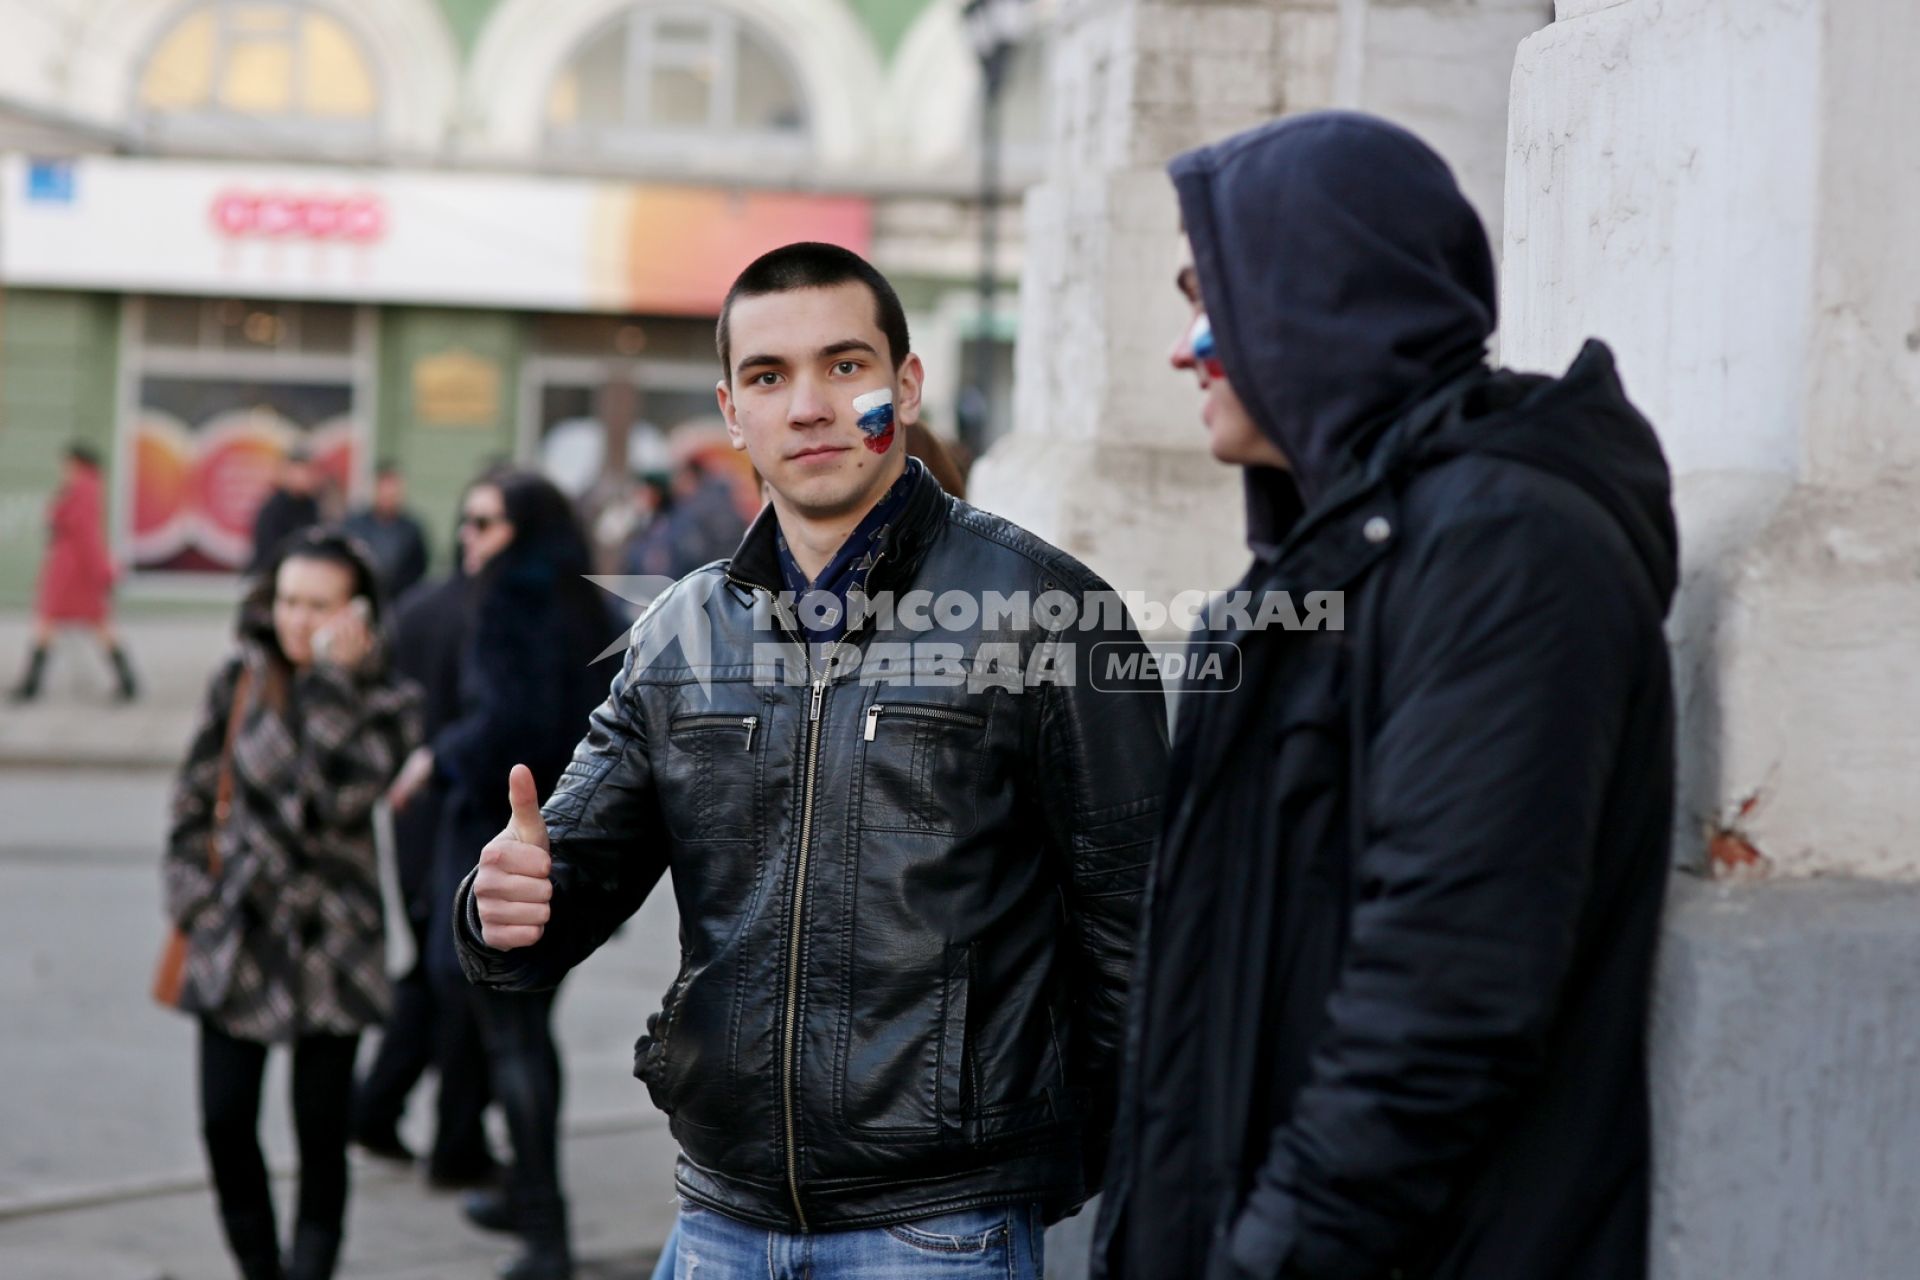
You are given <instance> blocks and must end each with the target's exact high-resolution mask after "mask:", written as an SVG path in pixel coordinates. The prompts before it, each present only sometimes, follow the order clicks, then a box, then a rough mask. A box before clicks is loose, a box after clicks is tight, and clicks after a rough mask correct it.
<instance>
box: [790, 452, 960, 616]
mask: <svg viewBox="0 0 1920 1280" xmlns="http://www.w3.org/2000/svg"><path fill="white" fill-rule="evenodd" d="M923 469H924V468H922V467H921V465H920V460H919V459H918V458H908V459H907V468H906V470H905V471H903V472H901V473H900V478H899V479H898V480H895V481H894V482H893V487H892V488H890V489H888V490H887V492H886V496H884V497H882V498H881V499H880V501H878V502H876V503H874V504H873V509H872V510H871V511H869V512H867V514H866V515H865V516H864V517H863V518H862V519H861V521H860V523H859V524H858V525H857V526H855V528H854V531H853V532H852V533H850V534H848V535H847V540H846V541H845V542H843V543H841V544H840V549H839V550H838V551H836V552H834V555H833V559H831V560H829V561H828V562H827V567H826V568H824V569H822V570H821V571H820V576H819V577H818V578H815V579H814V580H813V581H811V582H809V581H807V575H806V574H805V573H803V572H801V569H800V565H799V562H798V561H796V560H795V559H794V558H793V552H792V551H790V550H789V549H788V548H787V536H786V534H785V533H782V532H779V531H777V530H776V532H775V534H774V545H775V547H776V548H777V549H778V551H779V556H780V580H781V582H782V583H783V584H784V585H785V586H786V589H787V591H789V592H790V593H791V594H792V596H793V607H794V611H795V612H796V613H797V614H799V625H800V631H801V634H803V635H804V636H806V638H807V643H808V644H809V645H823V644H832V643H833V642H834V641H836V640H838V639H839V638H840V637H841V636H843V635H845V634H846V631H847V592H848V591H849V590H850V589H851V588H853V587H854V586H856V585H858V586H861V587H863V588H864V586H865V584H866V579H867V574H868V572H869V571H871V570H872V568H873V564H874V559H875V555H876V553H877V552H878V551H879V550H880V547H881V543H882V542H883V541H884V539H885V538H886V534H887V530H888V528H889V527H890V526H891V525H892V524H893V522H894V521H895V520H897V519H899V517H900V513H901V512H902V511H905V510H906V507H907V499H908V498H910V497H911V496H912V495H913V488H914V485H915V484H916V483H917V482H918V479H919V475H920V472H921V471H922V470H923ZM815 591H825V592H828V593H830V594H831V595H832V596H833V598H834V600H835V602H836V607H835V608H834V609H832V610H829V611H825V614H822V613H820V612H817V611H813V610H808V609H805V608H803V607H802V603H803V602H804V600H805V599H806V597H807V595H808V594H809V593H811V592H815ZM829 615H830V619H831V620H830V621H827V616H829ZM818 621H825V622H826V625H824V626H813V625H810V624H812V623H814V622H818Z"/></svg>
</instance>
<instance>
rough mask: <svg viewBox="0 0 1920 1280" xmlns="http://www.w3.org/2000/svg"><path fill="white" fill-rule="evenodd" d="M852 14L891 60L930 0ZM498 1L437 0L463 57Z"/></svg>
mask: <svg viewBox="0 0 1920 1280" xmlns="http://www.w3.org/2000/svg"><path fill="white" fill-rule="evenodd" d="M843 3H845V4H846V6H847V7H848V8H849V9H851V10H853V15H854V17H856V18H858V19H859V20H860V22H861V25H863V26H864V27H866V29H867V30H868V31H870V32H872V33H873V41H874V43H875V44H876V45H878V46H879V48H880V56H881V57H882V58H883V59H888V60H890V59H892V57H893V55H894V53H895V52H896V51H898V49H899V48H900V41H901V40H902V39H904V38H905V36H906V34H907V31H908V29H909V28H911V27H912V26H913V23H914V20H915V19H916V18H918V17H919V16H920V15H921V14H922V13H923V12H925V11H926V9H927V7H928V6H929V5H930V4H932V3H933V0H843ZM499 4H500V0H440V12H441V13H443V14H445V15H446V19H447V26H448V28H449V29H450V30H452V32H453V38H454V40H455V41H456V42H457V43H458V44H459V46H460V52H461V55H462V56H463V57H467V56H471V55H472V53H473V46H474V45H475V44H476V43H478V41H479V39H480V31H481V29H482V28H483V27H485V26H486V25H487V18H488V17H489V16H490V15H491V14H492V13H493V11H494V10H495V9H496V8H498V7H499Z"/></svg>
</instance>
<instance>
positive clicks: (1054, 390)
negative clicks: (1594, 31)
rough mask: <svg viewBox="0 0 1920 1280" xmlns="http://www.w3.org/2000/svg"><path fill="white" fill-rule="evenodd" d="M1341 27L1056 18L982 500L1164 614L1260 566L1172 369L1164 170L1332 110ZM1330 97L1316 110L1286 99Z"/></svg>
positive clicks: (1171, 264)
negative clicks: (1260, 130) (1034, 182)
mask: <svg viewBox="0 0 1920 1280" xmlns="http://www.w3.org/2000/svg"><path fill="white" fill-rule="evenodd" d="M1337 29H1338V16H1337V14H1336V12H1335V10H1334V8H1333V5H1332V3H1331V0H1325V2H1323V3H1315V4H1285V5H1282V4H1259V3H1250V4H1219V3H1204V2H1201V0H1063V2H1062V3H1061V4H1059V5H1058V6H1057V8H1056V18H1055V25H1054V28H1053V31H1052V50H1053V53H1052V65H1051V88H1052V93H1053V117H1052V130H1051V135H1052V136H1051V139H1050V152H1051V160H1050V164H1049V176H1048V178H1047V180H1046V181H1044V182H1043V183H1041V184H1040V185H1038V186H1036V187H1033V188H1031V189H1030V190H1029V191H1028V193H1027V198H1026V237H1025V238H1026V244H1027V252H1026V257H1025V264H1026V265H1025V270H1024V275H1023V278H1022V281H1021V287H1020V343H1019V347H1018V350H1017V352H1016V355H1015V401H1014V430H1013V431H1012V432H1010V433H1009V434H1008V435H1006V436H1005V437H1003V438H1002V439H1001V440H1000V441H998V442H997V443H996V444H995V445H994V447H993V448H992V449H991V450H989V451H988V453H987V454H986V456H985V457H983V458H982V459H981V460H980V461H979V463H978V464H977V465H976V466H975V468H974V472H973V475H972V477H971V478H970V480H969V493H970V494H971V495H972V496H973V498H974V500H975V501H976V502H978V503H979V504H980V505H981V506H983V507H986V508H988V509H990V510H993V511H996V512H999V513H1000V514H1002V515H1005V516H1008V517H1009V518H1011V519H1013V520H1016V521H1018V522H1020V523H1021V524H1023V525H1025V526H1027V527H1028V528H1030V529H1032V530H1033V531H1034V532H1036V533H1038V534H1039V535H1040V536H1041V537H1043V538H1046V539H1048V540H1049V541H1051V542H1053V543H1055V544H1056V545H1058V546H1060V547H1062V548H1064V549H1065V550H1067V551H1069V552H1071V553H1072V554H1074V555H1076V556H1078V557H1080V558H1081V559H1082V560H1085V561H1086V562H1087V563H1089V564H1090V565H1091V566H1092V567H1093V568H1094V569H1095V570H1096V571H1098V572H1100V573H1101V574H1103V575H1104V576H1106V577H1107V578H1108V579H1109V580H1110V581H1111V582H1113V584H1114V585H1115V586H1116V587H1119V588H1121V589H1122V590H1139V591H1145V592H1147V593H1149V594H1150V595H1152V596H1153V597H1155V598H1157V599H1160V600H1168V599H1171V598H1172V596H1173V595H1174V594H1175V593H1177V592H1179V591H1182V590H1187V589H1207V588H1215V587H1225V586H1227V585H1229V584H1230V583H1231V582H1232V581H1233V580H1234V579H1235V578H1236V577H1237V576H1238V575H1239V573H1240V571H1241V569H1242V568H1244V567H1245V564H1246V560H1247V555H1246V549H1245V545H1244V543H1243V542H1242V540H1241V539H1242V516H1241V508H1240V497H1239V493H1240V487H1239V481H1238V478H1237V475H1236V473H1234V472H1231V471H1230V470H1229V469H1228V468H1225V467H1222V466H1220V465H1219V464H1218V463H1216V462H1214V461H1213V459H1212V458H1211V457H1210V456H1209V455H1208V453H1207V451H1206V437H1205V433H1204V430H1203V429H1202V427H1201V425H1200V421H1199V414H1198V400H1197V397H1196V395H1195V392H1194V389H1193V386H1192V384H1191V381H1190V380H1188V379H1182V378H1179V377H1176V376H1174V375H1173V372H1172V371H1171V370H1170V369H1169V368H1168V367H1167V353H1168V351H1169V350H1171V348H1172V346H1173V342H1174V339H1175V338H1176V337H1177V336H1178V335H1177V330H1178V328H1179V325H1180V317H1181V310H1180V306H1179V300H1178V297H1177V295H1176V294H1175V292H1174V288H1173V275H1174V270H1175V267H1176V247H1177V243H1178V240H1177V233H1178V230H1179V211H1178V208H1177V207H1176V204H1175V201H1174V195H1173V188H1172V186H1171V185H1170V184H1169V183H1168V181H1167V178H1166V175H1165V172H1164V166H1165V164H1166V162H1167V160H1169V159H1171V158H1172V156H1173V155H1174V154H1176V153H1177V152H1179V151H1181V150H1183V149H1185V148H1187V147H1190V146H1194V145H1196V144H1198V143H1200V142H1203V141H1206V140H1207V139H1210V138H1216V137H1220V136H1222V135H1224V134H1227V133H1230V132H1233V131H1234V130H1237V129H1242V128H1245V127H1247V126H1249V125H1252V124H1255V123H1258V122H1259V121H1262V120H1265V119H1269V118H1271V117H1272V116H1274V115H1276V114H1278V113H1279V112H1280V111H1282V110H1284V109H1287V108H1291V107H1298V106H1303V105H1321V104H1322V103H1323V102H1324V100H1325V90H1326V87H1327V84H1328V82H1329V79H1330V77H1329V72H1330V70H1331V58H1330V51H1331V49H1332V47H1333V42H1334V37H1335V34H1336V32H1337ZM1296 68H1297V70H1295V69H1296ZM1290 72H1293V73H1292V74H1289V73H1290ZM1316 80H1317V81H1318V84H1319V87H1320V89H1321V93H1320V94H1318V95H1315V94H1313V93H1312V91H1311V90H1310V89H1302V88H1296V89H1295V91H1294V92H1293V93H1292V94H1289V91H1288V89H1287V85H1288V84H1289V83H1290V82H1291V83H1292V84H1294V85H1295V86H1301V85H1307V84H1309V83H1311V82H1314V81H1316Z"/></svg>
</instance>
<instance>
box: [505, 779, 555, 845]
mask: <svg viewBox="0 0 1920 1280" xmlns="http://www.w3.org/2000/svg"><path fill="white" fill-rule="evenodd" d="M507 800H508V801H509V802H510V803H511V804H512V805H513V817H512V819H511V820H510V821H509V822H508V823H507V830H508V832H509V833H510V834H511V835H512V836H513V838H514V839H515V840H518V841H519V842H520V843H521V844H532V845H538V846H539V847H540V848H542V849H545V848H546V847H547V823H546V819H544V818H542V817H541V816H540V793H539V791H538V790H536V789H535V788H534V785H533V770H531V769H529V768H527V766H525V765H523V764H517V765H515V766H513V772H511V773H509V774H508V775H507Z"/></svg>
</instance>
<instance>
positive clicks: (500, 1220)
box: [460, 1190, 520, 1234]
mask: <svg viewBox="0 0 1920 1280" xmlns="http://www.w3.org/2000/svg"><path fill="white" fill-rule="evenodd" d="M460 1212H461V1213H463V1214H465V1215H466V1217H467V1221H468V1222H471V1223H472V1224H473V1225H474V1226H476V1227H479V1228H480V1229H481V1230H482V1231H501V1232H506V1233H507V1234H512V1233H513V1232H516V1231H518V1230H520V1215H519V1214H518V1213H517V1212H515V1210H514V1207H513V1200H512V1199H511V1198H510V1197H509V1196H508V1195H507V1193H506V1192H505V1191H500V1190H489V1191H475V1192H473V1193H472V1194H471V1195H469V1196H467V1197H466V1198H465V1199H463V1200H462V1201H461V1202H460Z"/></svg>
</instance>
